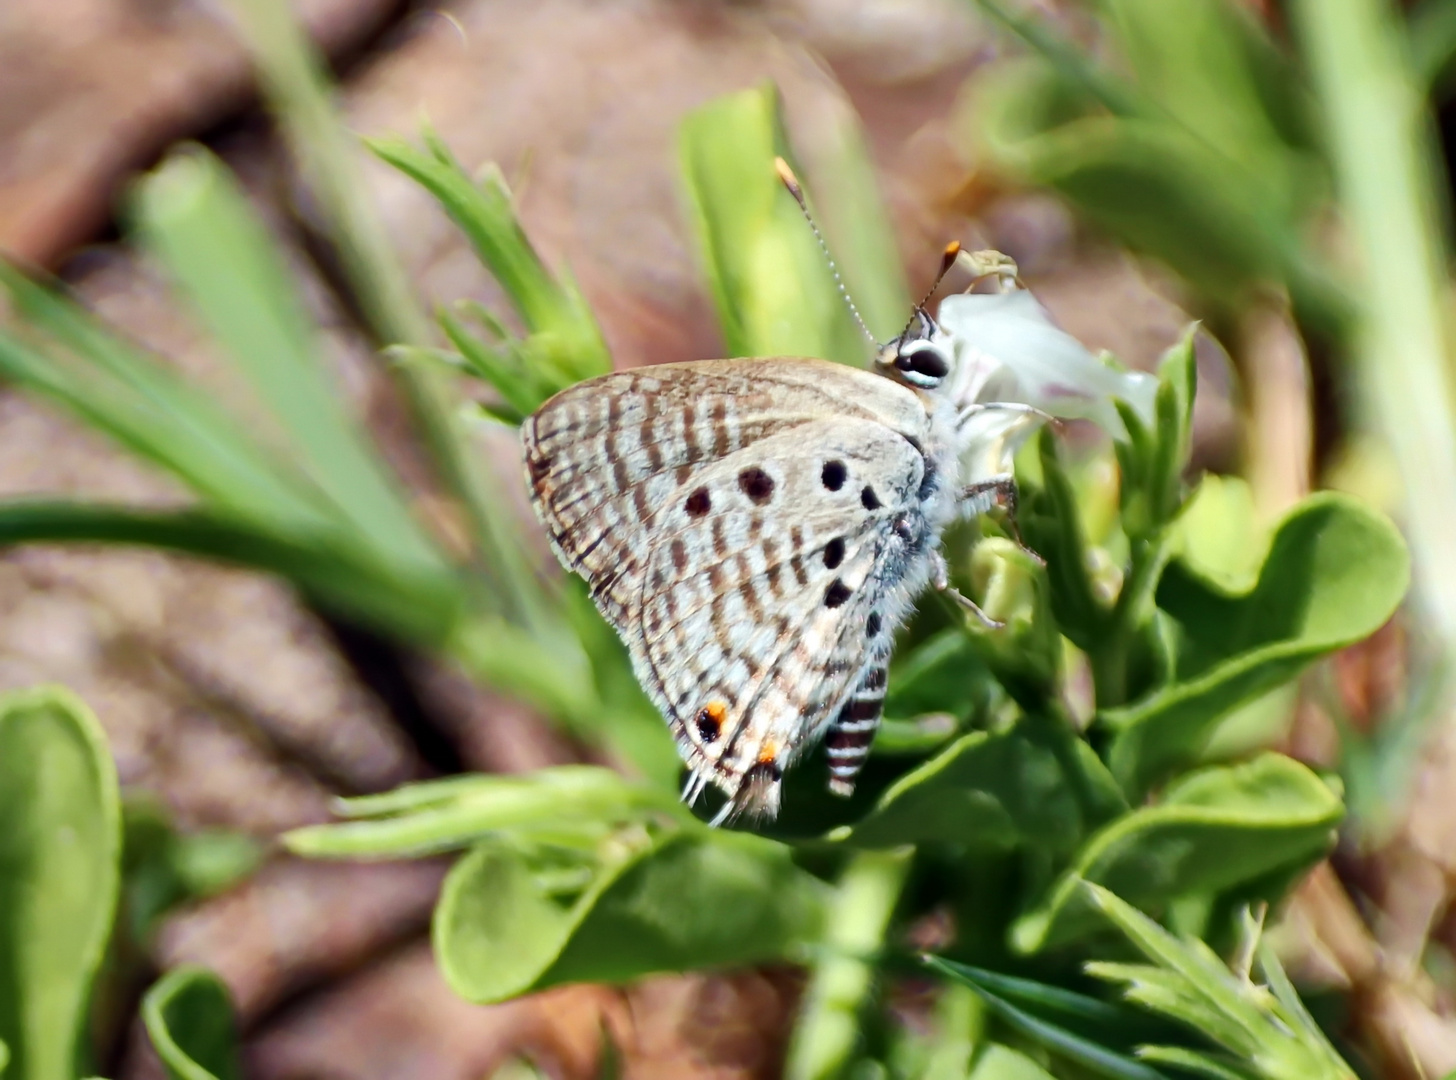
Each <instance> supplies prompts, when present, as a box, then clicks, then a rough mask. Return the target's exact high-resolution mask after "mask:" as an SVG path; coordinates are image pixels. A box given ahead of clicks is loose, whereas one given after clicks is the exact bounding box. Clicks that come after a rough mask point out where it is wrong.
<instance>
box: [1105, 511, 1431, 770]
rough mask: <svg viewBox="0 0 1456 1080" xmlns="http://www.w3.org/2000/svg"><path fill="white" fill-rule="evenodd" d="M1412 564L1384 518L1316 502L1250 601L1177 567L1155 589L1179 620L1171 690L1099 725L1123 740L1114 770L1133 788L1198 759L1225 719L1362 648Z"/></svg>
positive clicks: (1273, 557) (1285, 535) (1115, 746)
mask: <svg viewBox="0 0 1456 1080" xmlns="http://www.w3.org/2000/svg"><path fill="white" fill-rule="evenodd" d="M1409 580H1410V563H1409V556H1408V554H1407V552H1406V548H1405V544H1404V542H1403V541H1402V540H1401V537H1400V534H1399V533H1398V532H1397V531H1396V529H1395V526H1393V525H1392V524H1391V523H1390V522H1389V521H1388V520H1386V519H1385V518H1384V517H1382V516H1380V515H1379V514H1377V513H1375V512H1374V511H1372V510H1370V509H1368V508H1367V507H1365V506H1364V505H1362V504H1361V503H1359V502H1356V501H1355V500H1354V499H1351V498H1348V497H1346V496H1343V495H1337V494H1330V493H1325V494H1319V495H1314V496H1311V497H1310V498H1307V499H1305V500H1304V501H1302V502H1301V503H1299V505H1298V506H1296V507H1295V508H1294V509H1293V510H1292V511H1290V513H1289V514H1288V516H1286V517H1285V519H1284V520H1283V521H1282V522H1281V523H1280V525H1279V527H1278V528H1277V529H1276V530H1275V533H1274V537H1273V540H1272V541H1271V543H1270V546H1269V555H1268V557H1267V558H1266V559H1265V561H1264V565H1263V568H1262V569H1261V571H1260V573H1259V578H1258V581H1257V583H1256V584H1255V585H1254V586H1253V588H1252V589H1249V590H1248V591H1246V592H1244V593H1234V592H1229V591H1226V582H1225V581H1218V580H1208V579H1206V578H1204V577H1202V576H1201V575H1200V574H1199V573H1198V571H1197V569H1196V568H1195V567H1191V566H1189V565H1188V564H1187V563H1184V562H1180V561H1177V560H1175V561H1173V562H1172V563H1170V565H1169V566H1168V568H1167V570H1166V571H1165V572H1164V573H1163V576H1162V580H1161V582H1160V583H1159V586H1158V592H1157V603H1158V607H1159V608H1160V609H1162V611H1163V612H1164V613H1165V614H1166V615H1167V616H1168V617H1169V618H1170V619H1171V620H1172V622H1173V624H1174V638H1175V641H1176V656H1177V670H1176V671H1175V673H1174V678H1173V680H1172V682H1170V683H1169V684H1168V685H1166V686H1163V687H1161V688H1159V689H1158V690H1156V691H1155V692H1154V693H1152V694H1150V695H1148V696H1147V697H1145V698H1143V699H1142V700H1140V701H1136V702H1134V703H1132V704H1131V705H1128V706H1125V707H1122V708H1118V709H1109V710H1106V711H1105V712H1103V713H1101V714H1100V716H1099V720H1100V721H1101V722H1102V723H1104V724H1106V725H1107V727H1108V728H1110V729H1111V730H1112V731H1113V732H1115V735H1114V738H1113V740H1112V744H1111V749H1110V750H1109V752H1108V763H1109V765H1110V766H1111V768H1112V770H1113V773H1114V774H1115V775H1116V776H1117V777H1118V779H1119V781H1120V782H1121V783H1122V784H1123V785H1124V787H1125V788H1126V789H1127V790H1129V791H1134V792H1136V791H1141V790H1145V789H1146V787H1147V786H1148V785H1149V784H1151V783H1154V782H1156V780H1157V779H1158V778H1159V777H1160V776H1162V775H1164V774H1166V773H1167V772H1168V771H1169V770H1170V769H1173V768H1175V767H1177V766H1178V765H1180V764H1187V763H1189V762H1191V761H1193V760H1195V759H1196V757H1197V755H1198V753H1199V751H1200V749H1201V748H1202V746H1203V745H1204V742H1205V741H1206V739H1207V738H1208V736H1209V734H1210V733H1211V732H1212V731H1213V729H1214V727H1215V725H1216V724H1217V722H1218V721H1219V720H1220V719H1221V718H1222V717H1223V716H1225V715H1226V714H1227V713H1229V712H1230V711H1231V710H1233V709H1234V708H1236V707H1237V706H1239V705H1242V704H1243V703H1245V702H1247V701H1250V700H1252V699H1253V698H1255V697H1257V696H1258V695H1260V694H1262V693H1263V692H1265V691H1267V690H1269V689H1271V688H1272V687H1274V686H1277V685H1278V684H1280V683H1282V682H1284V681H1285V680H1287V679H1289V678H1291V677H1292V676H1293V675H1295V674H1296V673H1297V672H1299V671H1300V670H1301V669H1302V668H1304V667H1305V666H1306V665H1307V664H1309V663H1310V662H1311V661H1313V660H1315V659H1317V658H1318V657H1320V656H1323V655H1325V654H1327V653H1329V652H1332V651H1334V650H1335V649H1338V648H1341V647H1343V646H1345V645H1349V644H1351V643H1352V642H1355V641H1359V640H1361V639H1362V638H1364V637H1366V636H1367V635H1369V634H1371V633H1372V632H1374V631H1375V630H1376V629H1378V628H1379V627H1380V626H1381V624H1383V623H1384V622H1385V620H1386V619H1388V618H1389V617H1390V615H1391V614H1392V613H1393V612H1394V611H1395V608H1396V606H1397V605H1398V604H1399V603H1400V601H1401V599H1402V597H1404V595H1405V592H1406V588H1407V585H1408V584H1409Z"/></svg>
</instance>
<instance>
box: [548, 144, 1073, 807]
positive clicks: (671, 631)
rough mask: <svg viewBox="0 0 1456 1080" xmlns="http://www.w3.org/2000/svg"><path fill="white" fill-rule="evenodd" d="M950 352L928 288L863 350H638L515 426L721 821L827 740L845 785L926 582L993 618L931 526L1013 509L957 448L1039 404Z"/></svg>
mask: <svg viewBox="0 0 1456 1080" xmlns="http://www.w3.org/2000/svg"><path fill="white" fill-rule="evenodd" d="M786 171H787V170H786V167H783V168H781V175H782V174H783V173H784V172H786ZM790 176H791V174H790ZM785 182H786V183H789V179H788V178H787V177H786V179H785ZM790 190H791V191H792V192H794V193H795V197H796V198H798V199H799V200H800V204H801V206H802V205H803V201H802V196H801V194H800V193H799V192H797V190H796V185H790ZM811 225H812V221H811ZM817 231H818V230H817V229H816V230H815V232H816V234H817ZM821 243H822V240H821ZM957 252H958V245H951V247H950V248H948V249H947V252H946V258H945V260H943V262H942V270H941V276H944V274H945V272H946V271H947V270H948V269H949V267H950V266H951V265H952V263H953V261H954V258H955V256H956V254H957ZM826 254H827V252H826ZM1013 273H1014V269H1013ZM938 280H939V279H937V281H938ZM927 299H928V297H927ZM961 374H963V373H959V372H958V371H957V364H956V350H955V349H953V348H952V347H951V343H950V342H949V341H948V340H947V336H946V335H945V334H944V333H943V332H942V331H941V329H940V327H939V326H938V325H937V324H936V322H935V320H934V319H933V318H931V316H930V315H929V313H928V312H927V311H926V310H925V309H924V302H922V304H920V305H917V307H916V309H915V313H914V316H913V318H912V320H911V322H910V324H909V326H907V328H906V329H905V330H904V331H903V332H902V333H901V334H900V335H899V336H898V337H896V338H894V339H893V340H892V341H890V342H889V343H888V344H886V345H884V346H883V347H881V348H880V349H879V350H878V354H877V356H876V358H875V361H874V363H873V365H872V367H871V368H870V369H864V368H855V367H849V366H846V365H842V364H836V363H831V362H829V361H826V360H817V359H804V358H792V357H769V358H757V359H738V360H706V361H694V362H687V363H675V364H663V365H657V366H653V367H650V368H638V369H632V370H627V371H621V372H615V373H613V374H609V375H603V376H600V377H598V378H594V379H589V380H587V381H585V382H582V383H579V384H577V385H575V386H572V387H569V388H567V389H565V390H563V391H561V392H560V393H558V394H556V395H555V396H554V397H552V398H551V399H550V400H549V401H547V402H546V403H545V404H544V405H542V406H541V408H540V409H538V410H537V411H536V412H535V413H534V414H533V415H531V416H530V417H528V418H527V419H526V421H525V422H524V424H523V425H522V428H521V438H522V444H523V450H524V460H525V473H526V479H527V483H528V485H529V488H530V493H531V499H532V503H533V505H534V507H535V510H536V513H537V515H538V517H539V518H540V520H541V522H542V524H543V525H544V526H545V528H546V531H547V535H548V537H549V539H550V543H551V546H552V548H553V550H554V551H555V553H556V555H557V557H558V558H559V559H560V560H561V563H562V564H563V565H564V566H565V567H566V568H567V569H569V570H572V571H574V572H576V573H578V574H580V575H581V576H582V577H583V578H584V579H585V580H586V582H587V584H588V586H589V588H590V592H591V598H592V600H593V602H594V603H595V604H596V606H597V608H598V609H599V610H600V611H601V613H602V615H603V616H604V617H605V618H606V619H607V621H608V622H609V623H611V625H612V626H613V627H614V628H615V629H616V630H617V632H618V633H619V634H620V635H621V637H622V639H623V641H624V642H625V644H626V646H627V650H628V653H629V654H630V656H631V660H632V666H633V669H634V671H635V673H636V676H637V678H638V680H639V681H640V682H641V684H642V686H643V688H644V690H645V691H646V692H647V695H648V696H649V697H650V698H651V700H652V701H653V703H654V704H655V705H656V706H657V708H658V709H659V710H661V712H662V714H663V716H664V717H665V718H666V720H667V722H668V724H669V726H670V728H671V732H672V735H673V738H674V740H675V741H676V744H677V747H678V750H679V753H680V754H681V756H682V758H683V761H684V762H685V764H686V766H687V769H688V772H689V778H688V780H687V783H686V786H685V788H684V791H683V797H684V799H685V800H686V801H688V802H689V803H690V804H691V803H692V802H693V801H695V800H696V798H697V797H698V796H699V795H700V794H701V793H702V791H703V790H704V789H705V788H706V786H707V785H709V784H712V785H713V786H715V787H717V788H718V789H719V790H721V791H722V792H723V794H724V795H725V796H726V802H725V803H724V806H723V808H722V811H721V812H720V813H719V815H718V817H717V819H715V824H716V823H721V822H722V821H724V820H727V819H728V818H729V817H733V816H737V815H739V814H745V813H746V814H748V815H752V816H758V817H773V816H774V815H776V814H777V812H778V808H779V804H780V796H781V788H782V781H783V776H784V772H785V770H786V769H788V768H789V767H790V765H792V764H793V762H794V761H795V759H797V758H799V757H800V756H802V755H803V754H804V753H805V751H806V750H808V749H810V748H812V747H813V746H814V745H815V744H816V743H818V742H819V740H820V739H821V738H822V739H823V740H824V743H825V748H826V751H827V756H828V762H829V789H830V790H831V791H832V792H834V793H836V794H839V795H845V796H847V795H849V794H851V793H852V792H853V790H854V784H855V779H856V776H857V775H858V773H859V771H860V769H861V767H862V766H863V764H864V762H865V759H866V757H867V755H868V752H869V748H870V743H871V742H872V741H873V738H874V734H875V731H876V729H877V727H878V725H879V721H880V714H881V709H882V705H883V702H884V697H885V690H886V680H887V669H888V665H889V660H890V654H891V647H892V643H893V637H894V633H895V631H896V629H897V628H898V627H899V626H900V625H901V624H902V623H903V622H904V620H905V619H906V617H907V616H908V615H909V614H910V612H911V611H912V608H913V604H914V601H915V598H916V597H917V595H918V594H920V593H921V592H922V591H923V590H924V589H926V588H927V587H929V586H934V587H935V588H937V589H940V590H942V591H944V592H946V593H947V594H948V595H950V596H952V598H954V599H956V600H958V601H959V602H960V603H961V604H963V605H964V606H966V607H967V608H968V609H969V610H972V611H974V612H976V613H977V614H979V615H980V616H981V618H983V619H986V621H987V622H988V623H990V624H991V625H998V624H995V623H993V622H991V620H989V619H987V618H986V616H985V615H984V614H983V613H981V612H980V609H979V608H977V607H976V606H975V605H974V604H973V603H972V602H971V601H970V600H969V599H967V598H965V597H962V596H960V595H959V594H957V593H955V591H954V590H953V589H951V588H950V586H949V583H948V575H947V569H946V563H945V559H944V556H943V555H942V553H941V550H940V545H941V535H942V532H943V531H944V530H945V528H946V527H947V526H948V525H949V524H950V523H951V522H952V521H954V520H956V519H957V518H958V517H961V516H966V515H972V514H977V513H982V512H985V511H986V510H988V509H990V508H991V507H992V506H994V505H1001V506H1004V507H1006V508H1007V509H1008V510H1010V511H1014V509H1015V499H1016V487H1015V482H1014V480H1013V478H1012V476H1011V475H1010V473H1009V469H1006V471H998V470H997V469H996V468H989V469H988V468H984V467H981V466H979V465H978V464H977V463H976V462H975V461H973V460H971V459H969V458H967V455H968V454H969V453H970V452H972V451H974V450H977V448H981V449H984V448H985V447H986V446H987V445H999V444H998V442H997V440H998V438H999V437H1001V436H1002V435H1004V434H1005V433H1007V432H1009V431H1011V430H1012V429H1014V428H1017V427H1020V426H1023V425H1024V424H1025V423H1026V422H1028V421H1031V422H1036V420H1037V418H1038V417H1040V418H1045V414H1040V413H1038V412H1037V410H1035V409H1030V408H1029V407H1027V406H1021V405H1010V404H1008V405H994V404H992V405H987V404H977V403H975V402H972V401H967V400H964V397H963V394H961V393H958V388H960V389H964V386H965V379H964V378H959V377H958V375H961ZM1033 414H1035V415H1033ZM988 438H989V443H988ZM992 458H993V459H994V461H996V462H1002V461H1003V460H1004V457H1003V455H1002V454H1000V453H999V452H998V453H996V454H993V455H992ZM1012 520H1013V521H1014V518H1013V519H1012Z"/></svg>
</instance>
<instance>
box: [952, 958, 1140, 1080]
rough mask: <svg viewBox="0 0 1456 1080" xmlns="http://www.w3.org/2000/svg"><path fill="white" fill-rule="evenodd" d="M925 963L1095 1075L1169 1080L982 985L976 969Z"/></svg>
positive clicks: (1111, 1078) (1010, 1023) (1126, 1079)
mask: <svg viewBox="0 0 1456 1080" xmlns="http://www.w3.org/2000/svg"><path fill="white" fill-rule="evenodd" d="M925 962H926V964H927V965H928V966H929V967H930V969H931V970H932V971H936V972H938V973H939V974H941V975H943V976H946V977H948V978H950V979H954V980H955V981H957V982H959V983H962V984H963V985H965V986H969V987H970V988H971V989H972V990H974V991H975V992H976V994H977V996H979V997H980V998H981V1000H983V1001H984V1002H985V1003H986V1005H987V1006H988V1007H989V1008H990V1009H991V1011H992V1012H993V1013H995V1014H996V1016H998V1017H999V1018H1000V1019H1001V1020H1002V1021H1003V1022H1004V1023H1005V1024H1006V1025H1007V1026H1009V1027H1011V1028H1013V1029H1014V1030H1016V1031H1018V1032H1020V1033H1021V1034H1022V1035H1025V1036H1026V1037H1027V1038H1029V1039H1032V1040H1034V1041H1035V1042H1037V1043H1039V1044H1041V1045H1042V1046H1044V1047H1046V1048H1047V1049H1048V1050H1050V1051H1052V1052H1053V1053H1055V1054H1057V1055H1059V1056H1061V1057H1063V1058H1066V1059H1067V1060H1068V1061H1071V1062H1075V1063H1076V1064H1077V1065H1080V1066H1081V1067H1082V1068H1084V1069H1086V1070H1087V1071H1088V1072H1090V1073H1092V1074H1093V1075H1094V1076H1103V1077H1107V1078H1108V1080H1167V1077H1165V1076H1164V1074H1163V1073H1160V1072H1158V1070H1157V1069H1154V1068H1151V1067H1150V1066H1148V1065H1144V1064H1143V1063H1142V1062H1140V1061H1137V1060H1135V1059H1133V1058H1131V1057H1129V1056H1128V1055H1126V1054H1121V1053H1118V1052H1117V1051H1115V1050H1111V1049H1109V1048H1108V1047H1106V1046H1103V1045H1102V1044H1100V1043H1098V1042H1095V1041H1094V1040H1092V1039H1089V1038H1086V1037H1084V1036H1081V1035H1078V1034H1076V1033H1074V1032H1072V1031H1068V1030H1067V1029H1066V1028H1064V1027H1061V1026H1059V1025H1057V1024H1054V1023H1051V1022H1050V1021H1047V1020H1043V1019H1042V1018H1041V1017H1039V1016H1035V1015H1033V1014H1032V1013H1030V1012H1028V1011H1026V1010H1025V1009H1023V1008H1020V1007H1019V1006H1017V1005H1015V1004H1013V1003H1012V1002H1011V1001H1009V1000H1007V999H1006V998H1004V997H1002V996H1001V995H1000V994H998V993H996V992H995V991H994V990H992V989H991V988H990V987H989V986H987V985H983V984H982V982H981V981H980V980H979V979H978V978H977V977H976V975H975V971H976V969H974V968H966V967H965V966H963V965H961V964H956V963H953V962H952V961H949V960H942V959H941V958H940V957H938V956H927V957H926V958H925Z"/></svg>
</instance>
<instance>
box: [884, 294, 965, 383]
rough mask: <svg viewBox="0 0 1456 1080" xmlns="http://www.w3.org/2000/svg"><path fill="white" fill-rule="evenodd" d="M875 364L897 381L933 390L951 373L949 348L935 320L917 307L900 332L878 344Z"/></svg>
mask: <svg viewBox="0 0 1456 1080" xmlns="http://www.w3.org/2000/svg"><path fill="white" fill-rule="evenodd" d="M875 367H876V368H877V369H878V370H879V372H880V374H882V375H885V376H888V377H889V378H891V379H894V380H895V381H896V382H901V383H905V384H906V385H907V386H911V387H914V388H916V389H917V390H934V389H936V388H938V387H939V386H940V385H941V383H942V382H944V381H945V379H946V378H947V377H948V376H949V375H950V371H951V352H950V348H949V346H948V343H947V342H946V341H945V340H944V335H942V334H941V331H940V327H939V326H937V325H936V323H935V320H934V319H932V318H931V317H930V315H929V313H928V312H927V311H926V310H925V309H924V308H921V307H917V308H916V309H915V315H914V316H913V317H912V318H911V320H910V325H909V326H907V327H906V328H905V329H904V330H903V331H902V332H901V334H900V336H899V337H897V338H894V339H892V340H891V341H889V342H888V343H886V344H885V345H883V346H881V347H880V351H879V353H878V355H876V357H875Z"/></svg>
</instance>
